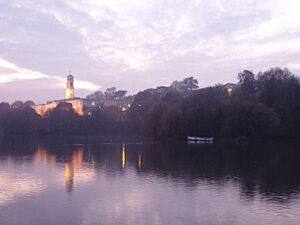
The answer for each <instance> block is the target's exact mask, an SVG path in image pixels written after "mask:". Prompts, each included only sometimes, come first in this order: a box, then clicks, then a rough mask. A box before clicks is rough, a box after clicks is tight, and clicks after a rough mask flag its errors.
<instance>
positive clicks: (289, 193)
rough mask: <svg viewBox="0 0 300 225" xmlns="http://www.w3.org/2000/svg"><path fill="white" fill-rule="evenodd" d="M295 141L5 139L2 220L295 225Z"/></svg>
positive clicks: (0, 167) (298, 188) (39, 224)
mask: <svg viewBox="0 0 300 225" xmlns="http://www.w3.org/2000/svg"><path fill="white" fill-rule="evenodd" d="M299 193H300V142H297V141H281V142H251V143H247V144H234V143H216V144H212V145H210V144H206V145H187V144H186V143H182V142H169V143H147V142H145V143H142V142H136V141H123V142H120V143H108V141H105V142H103V140H101V141H100V140H99V141H97V140H95V139H93V140H92V141H91V140H89V139H84V140H83V139H78V140H77V139H73V140H61V139H53V138H47V139H45V140H39V139H37V138H20V137H19V138H14V139H4V140H2V141H1V144H0V224H1V225H97V224H104V225H110V224H112V225H117V224H120V225H121V224H122V225H126V224H128V225H134V224H139V225H141V224H146V225H148V224H149V225H152V224H161V225H168V224H170V225H177V224H178V225H179V224H182V225H187V224H195V225H196V224H202V225H217V224H224V225H235V224H239V225H240V224H243V225H250V224H251V225H252V224H253V225H254V224H260V225H261V224H266V225H267V224H268V225H270V224H272V225H274V224H275V225H276V224H278V225H296V224H297V225H298V224H299V221H300V194H299Z"/></svg>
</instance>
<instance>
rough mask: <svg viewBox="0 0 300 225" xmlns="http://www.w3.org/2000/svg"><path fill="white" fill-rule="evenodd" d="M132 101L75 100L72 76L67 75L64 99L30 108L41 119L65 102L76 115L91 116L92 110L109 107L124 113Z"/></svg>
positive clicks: (129, 99)
mask: <svg viewBox="0 0 300 225" xmlns="http://www.w3.org/2000/svg"><path fill="white" fill-rule="evenodd" d="M132 101H133V99H132V98H127V99H122V100H117V99H115V100H113V99H112V100H96V99H88V98H77V97H75V88H74V76H73V75H71V74H69V75H68V76H67V83H66V98H65V99H60V100H53V101H48V102H47V103H45V104H36V105H34V106H32V108H33V109H34V110H35V112H36V113H37V114H39V115H40V116H42V117H43V116H45V114H46V113H47V112H48V111H50V110H53V109H55V108H56V107H57V105H58V104H59V103H61V102H65V103H70V104H71V105H72V107H73V109H74V111H75V112H76V113H77V114H78V115H80V116H83V115H86V114H88V115H91V112H92V110H93V109H94V108H99V109H101V108H102V107H110V106H115V107H118V108H120V110H121V111H126V110H127V109H128V108H129V107H130V105H131V103H132Z"/></svg>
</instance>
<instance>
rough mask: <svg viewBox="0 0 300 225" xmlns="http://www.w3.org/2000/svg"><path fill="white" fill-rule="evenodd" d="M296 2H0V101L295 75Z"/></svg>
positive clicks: (299, 26) (299, 16) (299, 43)
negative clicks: (71, 79)
mask: <svg viewBox="0 0 300 225" xmlns="http://www.w3.org/2000/svg"><path fill="white" fill-rule="evenodd" d="M299 9H300V1H299V0H247V1H245V0H216V1H214V0H190V1H188V0H126V1H124V0H73V1H72V0H38V1H37V0H0V101H8V102H12V101H14V100H29V99H30V100H33V101H35V102H36V103H41V102H45V101H47V100H53V99H61V98H64V87H65V78H66V76H67V75H68V72H69V69H71V70H72V74H73V75H74V76H75V79H76V80H75V88H76V91H75V94H76V95H77V96H78V97H85V96H86V95H87V94H90V93H92V92H94V91H96V90H105V89H106V88H107V87H112V86H115V87H117V88H118V89H125V90H128V91H129V93H136V92H138V91H140V90H143V89H146V88H150V87H156V86H159V85H169V84H170V83H171V82H172V81H173V80H180V79H183V78H184V77H187V76H194V77H195V78H197V79H198V81H199V85H200V87H204V86H209V85H214V84H216V83H227V82H236V80H237V79H236V77H237V73H238V72H240V71H242V70H244V69H249V70H252V71H253V72H255V73H257V72H259V71H263V70H267V69H269V68H270V67H275V66H278V67H288V68H289V69H291V71H292V72H294V73H295V74H297V75H300V13H299Z"/></svg>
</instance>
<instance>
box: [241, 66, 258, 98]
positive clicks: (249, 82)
mask: <svg viewBox="0 0 300 225" xmlns="http://www.w3.org/2000/svg"><path fill="white" fill-rule="evenodd" d="M238 80H239V86H240V89H241V91H242V93H243V94H244V95H252V94H254V93H255V91H256V80H255V75H254V73H252V71H249V70H244V71H243V72H240V73H239V74H238Z"/></svg>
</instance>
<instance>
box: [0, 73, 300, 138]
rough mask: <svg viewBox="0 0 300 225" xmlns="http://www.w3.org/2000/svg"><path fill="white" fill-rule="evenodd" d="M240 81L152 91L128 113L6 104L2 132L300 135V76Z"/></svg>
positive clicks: (188, 82) (189, 81)
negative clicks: (46, 109) (84, 112)
mask: <svg viewBox="0 0 300 225" xmlns="http://www.w3.org/2000/svg"><path fill="white" fill-rule="evenodd" d="M237 78H238V82H237V84H236V85H231V86H230V87H227V86H226V85H222V84H217V85H215V86H211V87H207V88H201V89H199V88H198V81H197V80H196V79H194V78H193V77H188V78H185V79H184V80H182V81H174V82H173V83H172V84H171V85H170V86H160V87H157V88H151V89H147V90H144V91H141V92H139V93H137V94H136V95H135V96H134V101H133V103H132V104H131V107H130V108H129V109H128V110H127V111H125V112H124V111H121V110H120V108H119V107H114V106H110V107H102V108H95V109H93V110H92V111H91V113H90V114H89V115H88V114H87V115H84V116H79V115H78V114H76V113H75V112H74V110H73V108H72V105H71V104H68V103H60V104H58V106H57V107H56V108H55V109H53V110H51V111H49V112H47V114H46V115H45V116H44V117H40V116H39V115H37V114H36V113H35V111H34V110H33V109H32V108H31V105H32V104H34V103H33V102H31V101H28V102H25V103H23V102H20V101H17V102H15V103H13V104H11V105H10V104H8V103H3V102H2V103H0V132H1V133H4V134H79V135H94V134H97V135H98V134H99V135H109V134H113V135H115V134H131V135H147V136H152V137H155V138H169V137H178V138H180V137H186V136H189V135H190V136H202V137H220V138H235V137H249V138H272V137H291V138H295V137H299V136H300V101H299V99H300V83H299V77H297V76H296V75H295V74H293V73H292V72H291V71H289V70H288V69H286V68H285V69H281V68H271V69H269V70H267V71H264V72H259V73H258V74H254V73H253V72H252V71H249V70H244V71H242V72H240V73H239V74H238V76H237ZM113 91H115V90H113ZM124 93H126V92H124V91H123V92H122V93H118V94H120V95H122V96H124ZM118 94H117V95H118ZM95 95H101V96H102V94H101V93H95ZM107 95H109V92H108V93H107ZM92 96H93V95H92Z"/></svg>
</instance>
